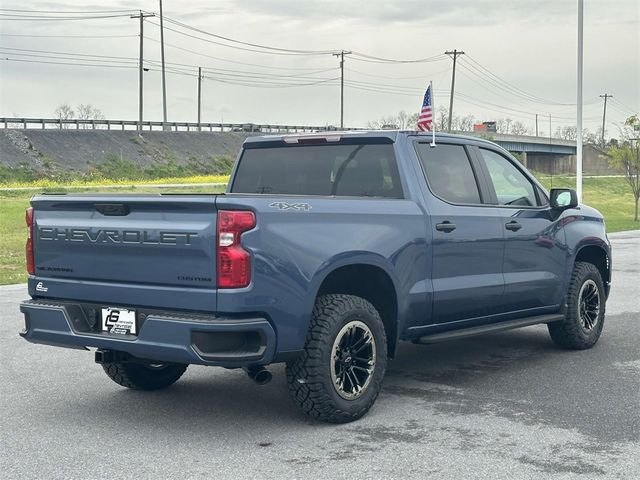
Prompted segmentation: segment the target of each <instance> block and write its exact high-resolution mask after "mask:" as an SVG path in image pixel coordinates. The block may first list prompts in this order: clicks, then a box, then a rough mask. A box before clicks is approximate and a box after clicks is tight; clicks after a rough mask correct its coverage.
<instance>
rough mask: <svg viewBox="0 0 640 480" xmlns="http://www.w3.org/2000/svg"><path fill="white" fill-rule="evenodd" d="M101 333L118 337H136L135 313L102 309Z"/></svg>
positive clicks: (124, 310) (124, 309) (110, 308)
mask: <svg viewBox="0 0 640 480" xmlns="http://www.w3.org/2000/svg"><path fill="white" fill-rule="evenodd" d="M102 331H103V332H109V333H117V334H120V335H137V334H138V329H137V326H136V311H135V310H129V309H127V308H114V307H106V308H103V309H102Z"/></svg>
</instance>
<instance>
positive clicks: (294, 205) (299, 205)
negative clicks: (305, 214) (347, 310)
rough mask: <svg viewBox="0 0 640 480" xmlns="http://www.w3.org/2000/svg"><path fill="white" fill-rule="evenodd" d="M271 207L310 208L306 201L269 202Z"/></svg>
mask: <svg viewBox="0 0 640 480" xmlns="http://www.w3.org/2000/svg"><path fill="white" fill-rule="evenodd" d="M269 206H270V207H271V208H277V209H279V210H304V211H309V210H311V205H309V204H308V203H287V202H273V203H270V204H269Z"/></svg>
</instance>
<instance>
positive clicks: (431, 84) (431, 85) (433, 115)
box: [429, 80, 436, 147]
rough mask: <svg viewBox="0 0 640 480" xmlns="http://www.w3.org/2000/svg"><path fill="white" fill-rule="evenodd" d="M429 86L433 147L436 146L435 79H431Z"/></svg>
mask: <svg viewBox="0 0 640 480" xmlns="http://www.w3.org/2000/svg"><path fill="white" fill-rule="evenodd" d="M429 88H430V89H431V145H430V146H431V147H435V146H436V104H435V103H434V97H435V95H434V91H433V81H432V80H429Z"/></svg>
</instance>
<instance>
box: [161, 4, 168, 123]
mask: <svg viewBox="0 0 640 480" xmlns="http://www.w3.org/2000/svg"><path fill="white" fill-rule="evenodd" d="M160 60H161V61H162V130H165V129H166V128H167V126H166V124H167V84H166V81H165V74H164V26H163V24H162V0H160Z"/></svg>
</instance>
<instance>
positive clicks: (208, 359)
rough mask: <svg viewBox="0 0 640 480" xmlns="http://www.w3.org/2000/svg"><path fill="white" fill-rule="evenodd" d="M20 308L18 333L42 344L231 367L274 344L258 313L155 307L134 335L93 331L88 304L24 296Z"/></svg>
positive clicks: (265, 357) (253, 360)
mask: <svg viewBox="0 0 640 480" xmlns="http://www.w3.org/2000/svg"><path fill="white" fill-rule="evenodd" d="M20 311H21V312H22V313H24V315H25V329H24V330H23V331H21V332H20V336H22V337H23V338H24V339H25V340H27V341H29V342H32V343H41V344H45V345H55V346H61V347H68V348H79V349H86V348H87V347H94V348H100V349H104V350H113V351H118V352H126V353H128V354H130V355H132V356H134V357H137V358H141V359H146V360H156V361H161V362H174V363H187V364H200V365H215V366H222V367H231V368H233V367H244V366H249V365H266V364H269V363H271V361H272V360H273V358H274V356H275V350H276V334H275V331H274V330H273V327H272V326H271V324H270V323H269V321H268V320H267V319H265V318H260V317H249V318H240V319H236V318H225V317H214V316H199V315H193V316H190V315H189V314H188V313H184V312H168V311H166V312H164V311H162V312H160V311H154V312H149V313H146V314H145V315H144V321H143V322H141V324H140V326H139V333H138V335H137V336H133V335H120V334H111V333H108V332H100V331H97V330H96V325H95V319H94V322H93V325H92V322H91V320H90V319H89V320H88V319H87V311H91V310H88V307H87V305H80V304H74V303H71V302H59V303H58V302H55V301H42V300H29V301H25V302H23V303H22V304H21V305H20ZM98 311H99V310H98ZM98 328H99V326H98Z"/></svg>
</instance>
